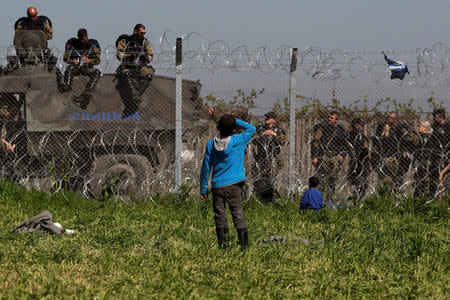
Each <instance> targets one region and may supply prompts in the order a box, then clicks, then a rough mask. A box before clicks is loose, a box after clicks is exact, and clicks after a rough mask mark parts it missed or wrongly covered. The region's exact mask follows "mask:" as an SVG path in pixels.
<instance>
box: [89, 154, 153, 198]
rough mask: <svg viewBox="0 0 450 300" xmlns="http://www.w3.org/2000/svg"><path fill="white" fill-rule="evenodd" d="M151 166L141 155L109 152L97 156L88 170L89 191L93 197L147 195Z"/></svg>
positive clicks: (140, 196)
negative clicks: (89, 170) (108, 153)
mask: <svg viewBox="0 0 450 300" xmlns="http://www.w3.org/2000/svg"><path fill="white" fill-rule="evenodd" d="M151 174H152V167H151V164H150V162H149V161H148V159H147V158H146V157H144V156H141V155H131V154H130V155H129V154H111V155H102V156H99V157H97V158H96V159H95V160H94V162H93V164H92V166H91V172H90V191H91V193H92V194H93V196H94V197H96V198H99V197H102V196H121V195H130V196H135V197H139V198H143V197H145V196H147V195H148V190H149V184H148V183H149V180H148V179H149V178H150V176H151Z"/></svg>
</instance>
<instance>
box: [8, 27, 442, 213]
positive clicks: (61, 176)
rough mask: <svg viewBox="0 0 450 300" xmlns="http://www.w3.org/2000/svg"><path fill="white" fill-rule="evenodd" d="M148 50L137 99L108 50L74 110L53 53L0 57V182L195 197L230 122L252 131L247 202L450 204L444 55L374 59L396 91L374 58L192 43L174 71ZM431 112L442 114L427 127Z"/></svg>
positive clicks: (168, 52) (119, 194)
mask: <svg viewBox="0 0 450 300" xmlns="http://www.w3.org/2000/svg"><path fill="white" fill-rule="evenodd" d="M152 46H153V48H154V50H155V54H154V59H153V62H152V64H151V65H152V66H153V68H154V69H155V70H156V72H155V75H154V76H153V79H152V81H151V82H150V85H149V86H148V88H144V87H142V88H141V86H140V85H141V84H142V80H143V77H144V76H142V74H140V73H139V72H137V73H136V74H134V75H133V76H131V79H130V80H131V81H130V82H131V83H130V86H132V88H136V90H139V89H140V88H141V91H140V92H139V91H138V92H136V91H133V90H132V88H130V86H127V89H125V88H123V89H121V84H123V83H121V80H123V79H121V78H120V76H117V70H118V68H119V66H120V61H119V60H118V59H117V58H116V47H115V46H107V47H103V48H102V51H101V62H100V64H99V65H96V66H90V67H92V68H95V69H98V70H99V71H100V72H101V76H100V78H99V79H98V80H97V82H96V85H95V88H94V89H93V92H92V97H91V98H90V99H89V101H88V102H87V103H85V105H84V106H83V105H80V103H79V102H78V101H77V99H78V98H77V97H79V96H80V95H83V93H84V92H85V91H86V89H87V88H88V87H89V84H90V83H92V81H93V79H92V78H93V75H92V74H93V73H83V72H78V73H75V75H76V76H74V78H73V82H72V83H71V89H70V90H67V91H65V90H62V89H61V88H60V81H61V80H65V78H64V75H65V73H66V71H67V69H68V67H70V65H68V64H66V63H64V61H63V56H64V50H61V49H51V51H50V50H48V52H46V53H47V54H42V51H41V52H39V51H37V50H33V51H31V52H30V51H28V52H27V53H26V58H27V59H24V57H20V55H19V53H16V51H15V47H2V48H0V54H1V57H0V59H1V62H2V65H3V71H2V75H1V76H0V96H1V97H0V102H1V103H0V104H1V107H2V125H3V130H2V146H3V155H2V176H3V177H6V176H9V177H11V178H13V179H14V180H16V181H18V182H19V183H21V184H24V185H26V186H29V187H37V188H42V189H46V190H50V191H51V192H58V191H61V190H75V191H78V192H79V193H81V194H83V195H84V196H87V197H96V198H102V197H103V198H105V197H106V198H108V197H116V198H119V199H121V200H123V201H132V200H134V199H138V198H146V199H152V197H154V196H155V195H158V194H163V193H172V192H175V191H177V192H180V191H181V192H189V191H192V192H194V193H195V192H196V191H197V190H198V186H199V174H200V168H201V165H202V159H203V153H204V149H205V146H206V143H207V141H208V139H210V138H212V137H214V136H215V135H216V134H217V130H216V128H215V124H216V122H217V121H218V120H219V118H220V117H221V115H223V114H225V113H231V114H234V115H235V116H237V117H239V118H241V119H244V120H245V121H248V122H250V123H251V124H254V125H255V126H256V127H257V132H256V134H255V136H254V137H253V139H252V141H251V142H250V144H249V146H248V147H247V150H246V174H247V178H248V180H247V187H246V193H247V194H248V195H249V196H254V197H255V198H256V199H257V200H258V201H261V202H271V201H276V200H277V199H278V201H280V199H291V198H290V197H288V196H289V195H296V194H298V195H299V194H301V193H302V192H303V191H304V190H305V189H307V186H308V179H309V177H311V176H317V177H319V178H320V180H321V189H322V191H323V193H324V194H325V199H327V201H329V202H331V203H333V204H335V205H353V204H357V203H359V202H358V200H360V199H362V198H364V197H365V196H368V195H370V194H374V193H376V192H377V191H378V190H380V189H385V190H386V191H388V192H391V193H395V194H398V195H401V196H407V195H414V196H426V197H428V198H429V199H430V200H432V199H436V198H439V197H441V196H443V195H446V194H448V192H449V178H448V174H449V171H448V169H449V165H448V164H449V163H450V161H449V133H448V128H449V127H448V122H445V120H446V118H445V111H448V109H449V102H448V100H447V99H446V97H447V95H448V94H449V92H450V91H449V86H450V85H449V83H450V72H449V70H448V59H449V54H450V49H448V48H447V47H444V46H443V45H440V44H436V45H434V46H433V47H432V48H430V49H417V50H414V51H395V52H394V51H386V55H387V56H388V57H389V59H392V60H395V62H397V60H401V61H403V62H404V64H406V65H407V70H408V73H405V74H404V77H403V78H402V79H400V78H399V77H398V76H397V77H396V76H393V75H395V72H396V69H393V68H388V67H390V66H387V65H386V60H385V58H384V57H383V55H382V54H381V53H380V52H378V51H376V52H375V51H373V52H371V51H365V52H350V51H323V50H321V49H317V48H310V49H305V50H303V51H298V52H296V51H294V50H293V49H289V48H287V47H281V48H277V49H275V48H271V47H262V48H259V49H250V48H248V47H246V46H241V47H237V48H231V47H229V46H228V45H227V44H226V43H225V42H223V41H214V42H205V41H196V35H195V34H190V35H186V36H185V37H184V39H183V51H182V63H181V61H179V64H178V67H177V66H176V64H175V55H176V44H175V39H173V41H172V38H169V37H168V36H167V35H163V36H162V37H161V38H160V39H159V41H155V42H153V43H152ZM36 53H38V55H36ZM46 55H47V56H46ZM137 55H139V54H137ZM50 56H52V57H54V58H53V61H54V63H50V64H49V61H50V60H49V59H48V57H50ZM293 57H294V58H296V59H293ZM293 61H294V64H293V63H292V62H293ZM295 62H296V63H295ZM293 65H294V66H293ZM391 65H392V64H391ZM397 75H398V74H397ZM177 78H178V79H177ZM181 78H182V83H181V85H179V86H180V87H181V89H180V91H179V93H177V80H181ZM179 82H180V81H179ZM293 83H294V84H293ZM292 84H293V86H291V85H292ZM177 97H179V98H180V99H179V100H180V102H178V103H182V106H181V107H180V106H178V107H177V104H176V103H177V102H176V100H177ZM177 109H180V110H179V113H180V116H181V118H179V117H178V116H176V112H177ZM438 109H442V110H443V111H444V115H443V114H442V113H441V114H437V115H434V116H433V115H432V114H431V112H433V111H435V112H436V111H437V110H438ZM442 116H443V117H442ZM177 122H179V123H178V124H180V125H182V126H181V138H180V139H179V140H177V139H176V137H177ZM178 172H181V174H180V175H181V176H180V177H179V178H178V177H177V173H178ZM181 184H182V185H181ZM180 185H181V186H180Z"/></svg>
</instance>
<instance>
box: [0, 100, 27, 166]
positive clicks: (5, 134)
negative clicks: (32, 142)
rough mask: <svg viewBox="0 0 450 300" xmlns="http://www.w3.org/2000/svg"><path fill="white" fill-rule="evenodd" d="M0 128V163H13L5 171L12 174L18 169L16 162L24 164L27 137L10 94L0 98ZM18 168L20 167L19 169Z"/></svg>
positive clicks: (15, 102)
mask: <svg viewBox="0 0 450 300" xmlns="http://www.w3.org/2000/svg"><path fill="white" fill-rule="evenodd" d="M0 103H1V108H0V128H1V137H0V141H1V144H0V146H1V150H2V155H1V163H2V164H9V163H11V162H15V164H14V167H13V166H12V165H10V166H9V167H8V169H7V170H5V171H7V172H8V173H9V174H13V173H14V171H15V170H16V169H17V168H18V165H17V164H16V163H17V162H20V163H24V162H25V159H24V158H25V156H26V145H27V142H26V141H27V136H26V133H25V121H23V120H22V118H21V117H20V109H19V104H18V102H17V100H16V98H15V97H14V96H13V95H11V94H2V95H1V97H0ZM19 168H20V167H19Z"/></svg>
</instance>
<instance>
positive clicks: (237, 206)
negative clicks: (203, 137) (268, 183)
mask: <svg viewBox="0 0 450 300" xmlns="http://www.w3.org/2000/svg"><path fill="white" fill-rule="evenodd" d="M217 129H218V130H219V132H220V136H219V137H215V138H213V139H211V140H209V141H208V144H207V145H206V151H205V156H204V158H203V164H202V169H201V173H200V195H201V198H202V199H203V200H205V199H206V192H207V190H208V181H209V175H210V173H211V171H212V176H211V177H212V178H211V184H212V195H213V210H214V221H215V223H216V234H217V240H218V242H219V246H220V247H222V248H226V247H227V246H228V232H229V229H228V221H227V217H226V214H225V204H226V203H228V206H229V207H230V211H231V216H232V217H233V223H234V226H235V227H236V230H237V232H238V238H239V244H240V246H241V248H242V249H244V248H245V247H247V245H248V232H247V225H246V223H245V218H244V208H243V206H242V185H243V183H244V180H245V170H244V152H245V148H246V147H247V144H248V143H249V142H250V139H251V138H252V136H253V134H254V133H255V131H256V127H255V126H253V125H251V124H249V123H246V122H244V121H242V120H239V119H235V118H234V117H233V116H232V115H224V116H222V117H221V118H220V120H219V123H218V124H217ZM236 129H243V130H244V131H243V132H242V133H240V134H233V133H234V132H235V131H236Z"/></svg>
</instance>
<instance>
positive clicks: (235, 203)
mask: <svg viewBox="0 0 450 300" xmlns="http://www.w3.org/2000/svg"><path fill="white" fill-rule="evenodd" d="M212 195H213V209H214V221H215V223H216V233H217V240H218V242H219V246H220V247H222V248H226V247H227V246H228V231H229V230H228V221H227V216H226V210H225V209H226V206H225V204H226V203H228V206H229V207H230V211H231V216H232V218H233V223H234V227H236V230H237V232H238V238H239V244H240V245H241V247H242V248H245V247H246V246H247V245H248V232H247V225H246V223H245V217H244V208H243V206H242V183H241V182H240V183H235V184H232V185H228V186H224V187H219V188H214V189H212Z"/></svg>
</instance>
